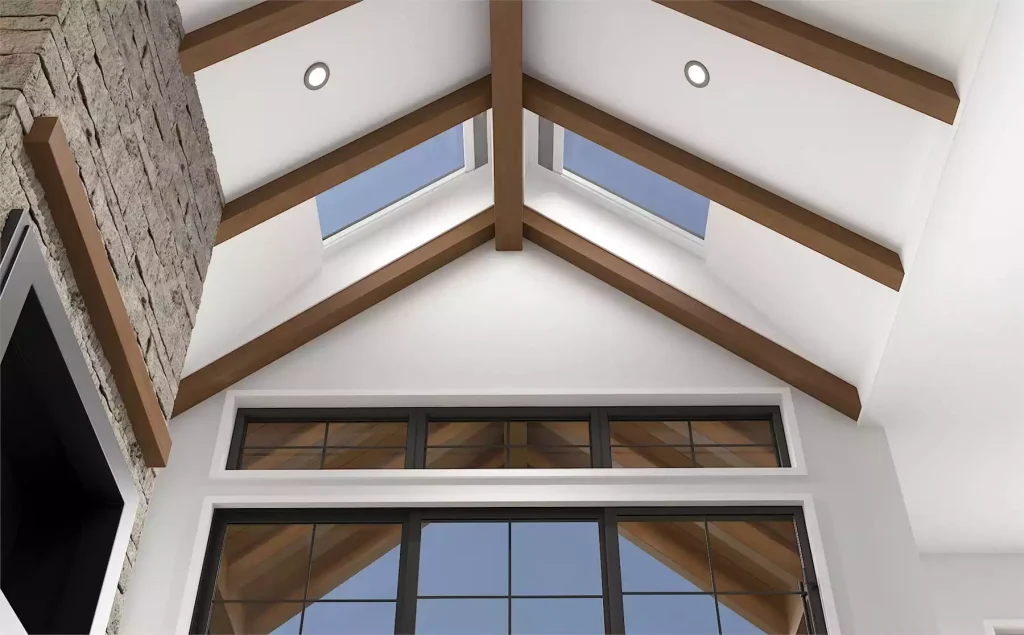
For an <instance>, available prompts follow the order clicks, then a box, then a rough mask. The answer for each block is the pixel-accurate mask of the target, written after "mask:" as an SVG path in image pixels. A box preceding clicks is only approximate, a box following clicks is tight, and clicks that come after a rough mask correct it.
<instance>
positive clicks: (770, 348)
mask: <svg viewBox="0 0 1024 635" xmlns="http://www.w3.org/2000/svg"><path fill="white" fill-rule="evenodd" d="M523 225H524V231H525V236H526V238H527V239H528V240H530V241H532V242H534V243H536V244H537V245H540V246H541V247H543V248H544V249H546V250H548V251H550V252H551V253H553V254H555V255H556V256H558V257H560V258H562V259H564V260H566V261H568V262H570V263H572V264H573V265H576V266H577V267H579V268H580V269H582V270H583V271H586V272H587V273H589V274H590V275H592V276H594V277H596V278H598V279H600V280H603V281H604V282H606V283H607V284H609V285H611V286H613V287H615V288H616V289H618V290H619V291H622V292H623V293H625V294H626V295H628V296H630V297H632V298H633V299H635V300H638V301H640V302H642V303H644V304H646V305H647V306H649V307H651V308H652V309H654V310H655V311H658V312H659V313H662V314H663V315H665V316H667V317H669V318H671V319H673V320H675V321H676V322H678V323H679V324H682V325H683V326H685V327H686V328H688V329H690V330H691V331H694V332H695V333H697V334H699V335H702V336H704V337H705V338H707V339H709V340H711V341H712V342H714V343H715V344H718V345H719V346H721V347H722V348H724V349H726V350H727V351H730V352H731V353H733V354H735V355H737V356H738V357H740V358H742V359H745V360H747V361H748V362H750V363H751V364H753V365H755V366H757V367H758V368H760V369H762V370H764V371H766V372H768V373H771V374H772V375H775V376H776V377H778V378H779V379H781V380H782V381H784V382H786V383H788V384H790V385H791V386H794V387H795V388H797V389H799V390H802V391H804V392H805V393H807V394H808V395H810V396H812V397H814V398H815V399H817V400H819V401H821V402H822V403H824V404H826V405H828V406H830V407H832V408H834V409H835V410H837V411H839V412H841V413H842V414H844V415H846V416H848V417H850V418H851V419H857V417H858V416H860V396H859V395H858V393H857V389H856V388H855V387H854V386H852V385H850V384H849V383H847V382H845V381H843V380H842V379H840V378H838V377H836V376H835V375H833V374H831V373H829V372H828V371H826V370H824V369H822V368H820V367H818V366H816V365H814V364H812V363H811V362H809V361H807V360H806V359H804V358H802V357H800V356H799V355H796V354H795V353H793V352H791V351H789V350H787V349H786V348H783V347H782V346H779V345H778V344H776V343H775V342H773V341H771V340H769V339H768V338H766V337H764V336H762V335H759V334H758V333H755V332H754V331H752V330H750V329H748V328H747V327H745V326H743V325H742V324H740V323H739V322H736V321H735V320H733V319H731V318H729V317H726V316H725V315H722V314H721V313H719V312H718V311H715V310H714V309H712V308H711V307H709V306H707V305H705V304H703V303H701V302H699V301H697V300H695V299H693V298H692V297H690V296H688V295H686V294H685V293H683V292H682V291H680V290H678V289H676V288H675V287H673V286H671V285H669V284H667V283H665V282H662V281H661V280H659V279H657V278H655V277H654V276H652V275H651V274H649V273H647V272H645V271H643V270H641V269H639V268H637V267H635V266H633V265H631V264H630V263H628V262H626V261H625V260H622V259H621V258H619V257H618V256H615V255H614V254H611V253H609V252H607V251H605V250H604V249H602V248H601V247H598V246H597V245H595V244H594V243H591V242H589V241H588V240H586V239H584V238H582V237H580V236H578V235H576V234H574V233H573V232H571V231H569V230H568V229H566V228H564V227H562V226H561V225H559V224H557V223H555V222H554V221H552V220H549V219H547V218H545V217H544V216H541V215H540V214H539V213H537V212H536V211H534V210H532V209H530V208H528V207H527V208H525V210H524V215H523Z"/></svg>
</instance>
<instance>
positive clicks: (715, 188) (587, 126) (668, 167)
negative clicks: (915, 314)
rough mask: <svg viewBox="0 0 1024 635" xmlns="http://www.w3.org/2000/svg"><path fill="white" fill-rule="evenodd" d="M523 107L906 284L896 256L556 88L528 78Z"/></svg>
mask: <svg viewBox="0 0 1024 635" xmlns="http://www.w3.org/2000/svg"><path fill="white" fill-rule="evenodd" d="M703 1H704V0H694V4H699V3H701V2H703ZM523 106H524V107H525V108H526V109H527V110H530V111H533V112H535V113H537V114H538V115H540V116H541V117H544V118H545V119H548V120H550V121H553V122H555V123H556V124H558V125H560V126H562V127H564V128H567V129H568V130H572V131H573V132H575V133H577V134H580V135H582V136H584V137H586V138H587V139H590V140H591V141H593V142H594V143H597V144H600V145H602V146H604V147H605V148H607V149H609V150H611V151H612V152H615V153H616V154H619V155H622V156H623V157H625V158H627V159H629V160H630V161H632V162H634V163H637V164H639V165H642V166H644V167H645V168H647V169H648V170H651V171H652V172H656V173H658V174H660V175H661V176H663V177H665V178H667V179H669V180H672V181H675V182H676V183H678V184H680V185H682V186H683V187H685V188H687V189H689V190H692V191H694V192H696V193H697V194H700V195H701V196H703V197H705V198H708V199H711V200H712V201H715V202H716V203H719V204H721V205H724V206H725V207H727V208H729V209H731V210H732V211H734V212H736V213H737V214H740V215H742V216H745V217H747V218H749V219H750V220H752V221H754V222H755V223H758V224H760V225H763V226H765V227H767V228H768V229H771V230H773V231H775V232H777V233H779V234H782V235H783V236H785V237H787V238H789V239H791V240H793V241H795V242H798V243H800V244H801V245H803V246H805V247H807V248H808V249H813V250H814V251H816V252H818V253H819V254H821V255H823V256H825V257H827V258H830V259H832V260H834V261H836V262H838V263H839V264H841V265H845V266H847V267H849V268H850V269H853V270H854V271H857V272H859V273H861V274H863V275H865V276H867V277H869V278H871V279H872V280H875V281H877V282H880V283H882V284H884V285H885V286H887V287H889V288H891V289H894V290H896V291H898V290H899V288H900V285H902V284H903V264H902V263H901V262H900V257H899V254H897V253H896V252H894V251H892V250H890V249H888V248H886V247H883V246H882V245H879V244H878V243H875V242H872V241H871V240H868V239H867V238H865V237H863V236H861V235H859V234H856V233H854V232H852V231H850V230H849V229H846V228H845V227H843V226H841V225H838V224H837V223H834V222H832V221H830V220H828V219H827V218H825V217H823V216H818V215H817V214H815V213H814V212H811V211H810V210H807V209H805V208H803V207H800V206H799V205H797V204H796V203H792V202H790V201H788V200H786V199H784V198H782V197H781V196H778V195H776V194H773V193H771V192H769V191H768V190H766V189H764V188H762V187H759V186H757V185H755V184H753V183H751V182H750V181H747V180H745V179H743V178H742V177H739V176H736V175H735V174H732V173H731V172H727V171H726V170H723V169H722V168H720V167H718V166H716V165H713V164H711V163H708V162H707V161H705V160H703V159H701V158H700V157H697V156H695V155H692V154H690V153H689V152H686V151H685V150H683V149H681V148H677V147H676V146H674V145H672V144H671V143H668V142H667V141H664V140H662V139H659V138H658V137H655V136H654V135H652V134H650V133H647V132H644V131H643V130H641V129H639V128H637V127H636V126H633V125H631V124H629V123H626V122H625V121H622V120H621V119H617V118H616V117H613V116H612V115H609V114H608V113H606V112H603V111H601V110H598V109H597V108H594V107H593V106H591V105H589V104H586V103H584V102H582V101H580V100H579V99H576V98H575V97H573V96H571V95H568V94H566V93H563V92H562V91H560V90H558V89H557V88H554V87H553V86H549V85H547V84H545V83H544V82H542V81H540V80H538V79H534V78H532V77H530V76H525V77H524V78H523Z"/></svg>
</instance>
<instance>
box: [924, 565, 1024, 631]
mask: <svg viewBox="0 0 1024 635" xmlns="http://www.w3.org/2000/svg"><path fill="white" fill-rule="evenodd" d="M921 561H922V562H923V564H924V568H925V571H926V572H927V574H928V584H929V586H930V587H931V589H932V593H933V597H934V601H935V609H936V612H937V614H938V620H939V631H940V632H942V633H944V634H947V635H983V634H984V633H985V628H984V623H985V622H986V621H988V620H999V621H1010V620H1020V622H1019V626H1020V627H1021V628H1020V631H1018V630H1016V629H1014V630H1011V631H1009V632H1011V633H1017V632H1024V555H1020V554H1018V555H1009V554H922V556H921ZM997 632H998V631H997Z"/></svg>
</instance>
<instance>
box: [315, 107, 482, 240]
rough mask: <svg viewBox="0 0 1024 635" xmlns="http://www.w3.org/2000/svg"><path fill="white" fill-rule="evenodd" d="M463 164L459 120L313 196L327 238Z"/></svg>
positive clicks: (324, 235) (464, 163) (463, 165)
mask: <svg viewBox="0 0 1024 635" xmlns="http://www.w3.org/2000/svg"><path fill="white" fill-rule="evenodd" d="M465 165H466V158H465V152H464V146H463V140H462V124H459V125H457V126H455V127H454V128H451V129H450V130H446V131H445V132H442V133H441V134H439V135H437V136H436V137H434V138H432V139H428V140H427V141H424V142H423V143H421V144H419V145H418V146H416V147H414V148H411V149H409V150H406V151H405V152H403V153H402V154H399V155H398V156H396V157H392V158H391V159H388V160H387V161H385V162H384V163H381V164H380V165H378V166H375V167H372V168H370V169H369V170H367V171H366V172H363V173H362V174H359V175H356V176H354V177H352V178H351V179H349V180H347V181H345V182H344V183H342V184H340V185H336V186H335V187H332V188H331V189H329V190H327V191H326V192H324V193H323V194H320V195H319V196H317V197H316V207H317V213H318V214H319V216H320V234H321V235H322V236H323V237H324V238H327V237H328V236H331V235H333V234H336V233H338V232H339V231H341V230H343V229H345V228H346V227H348V226H350V225H352V224H354V223H356V222H358V221H361V220H362V219H364V218H366V217H367V216H370V215H371V214H374V213H375V212H378V211H380V210H382V209H384V208H385V207H387V206H388V205H391V204H392V203H396V202H398V201H400V200H402V199H403V198H405V197H406V196H409V195H410V194H412V193H414V192H416V191H418V190H420V189H422V188H424V187H426V186H428V185H430V184H431V183H433V182H435V181H437V180H438V179H441V178H444V177H445V176H448V175H449V174H451V173H452V172H455V171H456V170H460V169H462V168H463V167H465Z"/></svg>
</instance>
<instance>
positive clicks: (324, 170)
mask: <svg viewBox="0 0 1024 635" xmlns="http://www.w3.org/2000/svg"><path fill="white" fill-rule="evenodd" d="M490 107H491V78H490V76H487V77H484V78H482V79H479V80H477V81H475V82H473V83H472V84H469V85H467V86H463V87H462V88H460V89H458V90H456V91H454V92H452V93H449V94H448V95H445V96H444V97H442V98H440V99H438V100H437V101H433V102H431V103H429V104H427V105H426V106H423V107H422V108H420V109H418V110H414V111H413V112H411V113H409V114H408V115H405V116H404V117H402V118H400V119H396V120H395V121H393V122H391V123H389V124H387V125H385V126H383V127H381V128H378V129H376V130H374V131H373V132H371V133H369V134H366V135H364V136H362V137H360V138H358V139H356V140H355V141H352V142H351V143H348V144H346V145H343V146H341V147H340V148H337V149H336V150H332V151H331V152H328V153H327V154H325V155H324V156H322V157H320V158H318V159H314V160H313V161H311V162H309V163H307V164H306V165H303V166H302V167H299V168H296V169H294V170H292V171H291V172H289V173H288V174H285V175H284V176H281V177H278V178H276V179H274V180H273V181H271V182H269V183H267V184H266V185H263V186H260V187H258V188H256V189H255V190H253V191H251V192H248V193H247V194H243V195H242V196H240V197H238V198H236V199H234V200H233V201H229V202H228V203H227V204H225V205H224V212H223V213H222V214H221V220H220V227H219V228H218V230H217V242H218V243H222V242H224V241H225V240H228V239H229V238H233V237H235V236H237V235H238V234H241V233H242V232H244V231H246V230H247V229H251V228H253V227H255V226H256V225H259V224H260V223H263V222H265V221H268V220H270V219H271V218H273V217H275V216H277V215H278V214H282V213H284V212H286V211H288V210H290V209H291V208H293V207H295V206H296V205H298V204H299V203H302V202H303V201H308V200H309V199H311V198H313V197H315V196H317V195H318V194H323V193H324V192H326V191H327V190H329V189H331V188H332V187H334V186H335V185H339V184H341V183H344V182H345V181H347V180H349V179H351V178H352V177H354V176H357V175H359V174H362V173H363V172H365V171H367V170H369V169H370V168H372V167H375V166H377V165H380V164H381V163H384V162H385V161H387V160H388V159H391V158H392V157H395V156H398V155H399V154H401V153H403V152H405V151H406V150H409V149H411V148H414V147H416V146H418V145H419V144H421V143H423V142H424V141H427V140H429V139H431V138H433V137H435V136H437V135H439V134H441V133H442V132H444V131H445V130H448V129H450V128H453V127H455V126H457V125H459V124H461V123H462V122H464V121H466V120H468V119H472V118H473V117H475V116H476V115H479V114H480V113H482V112H486V111H487V109H488V108H490Z"/></svg>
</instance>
